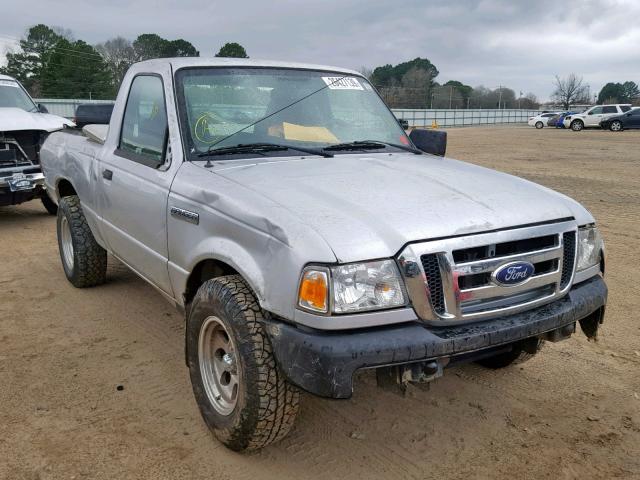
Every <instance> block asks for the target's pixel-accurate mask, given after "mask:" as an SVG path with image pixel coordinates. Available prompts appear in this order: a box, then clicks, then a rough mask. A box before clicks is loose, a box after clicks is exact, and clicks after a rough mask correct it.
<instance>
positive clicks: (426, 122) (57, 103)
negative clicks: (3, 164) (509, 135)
mask: <svg viewBox="0 0 640 480" xmlns="http://www.w3.org/2000/svg"><path fill="white" fill-rule="evenodd" d="M35 101H36V102H37V103H41V104H43V105H44V106H45V107H47V110H49V113H53V114H54V115H60V116H61V117H67V118H72V117H73V116H74V115H75V111H76V107H77V106H78V105H79V104H81V103H95V104H110V103H113V101H112V100H82V99H59V98H55V99H54V98H39V99H35ZM393 113H394V114H395V116H396V117H397V118H398V119H404V120H406V121H408V122H409V126H410V127H418V128H420V127H431V126H433V125H434V122H435V124H437V125H438V126H439V127H464V126H472V125H494V124H502V123H526V122H527V120H528V119H529V117H533V116H535V115H537V114H538V113H540V112H539V111H537V110H505V109H502V110H482V109H474V110H416V109H401V108H396V109H393Z"/></svg>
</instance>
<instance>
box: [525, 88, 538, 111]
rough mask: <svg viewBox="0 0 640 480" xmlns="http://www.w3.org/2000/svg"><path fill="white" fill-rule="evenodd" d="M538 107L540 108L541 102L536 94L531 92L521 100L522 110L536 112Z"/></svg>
mask: <svg viewBox="0 0 640 480" xmlns="http://www.w3.org/2000/svg"><path fill="white" fill-rule="evenodd" d="M538 107H540V102H538V97H536V95H535V94H534V93H531V92H529V93H527V94H526V95H525V96H524V97H522V98H521V99H520V108H524V109H527V110H535V109H537V108H538Z"/></svg>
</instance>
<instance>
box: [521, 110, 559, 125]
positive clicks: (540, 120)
mask: <svg viewBox="0 0 640 480" xmlns="http://www.w3.org/2000/svg"><path fill="white" fill-rule="evenodd" d="M559 113H560V112H545V113H541V114H539V115H536V116H535V117H529V121H528V122H527V123H528V124H529V126H530V127H536V128H542V127H546V126H547V122H548V121H549V119H550V118H551V117H555V116H556V115H558V114H559Z"/></svg>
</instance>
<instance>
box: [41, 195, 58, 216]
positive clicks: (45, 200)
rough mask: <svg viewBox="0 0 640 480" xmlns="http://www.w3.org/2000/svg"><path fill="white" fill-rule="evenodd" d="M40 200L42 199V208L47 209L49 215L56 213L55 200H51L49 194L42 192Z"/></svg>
mask: <svg viewBox="0 0 640 480" xmlns="http://www.w3.org/2000/svg"><path fill="white" fill-rule="evenodd" d="M40 200H42V205H44V208H45V209H46V210H47V212H49V215H57V214H58V205H56V202H54V201H53V200H51V198H49V195H47V192H44V193H43V194H42V196H41V197H40Z"/></svg>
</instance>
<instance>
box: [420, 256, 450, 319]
mask: <svg viewBox="0 0 640 480" xmlns="http://www.w3.org/2000/svg"><path fill="white" fill-rule="evenodd" d="M420 261H421V262H422V268H424V273H425V276H426V280H427V286H428V287H429V297H430V300H431V306H432V307H433V309H434V311H435V312H436V313H438V314H443V313H444V311H445V306H444V291H443V290H442V277H441V276H440V263H439V260H438V256H437V255H436V254H435V253H434V254H429V255H423V256H422V257H420Z"/></svg>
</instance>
